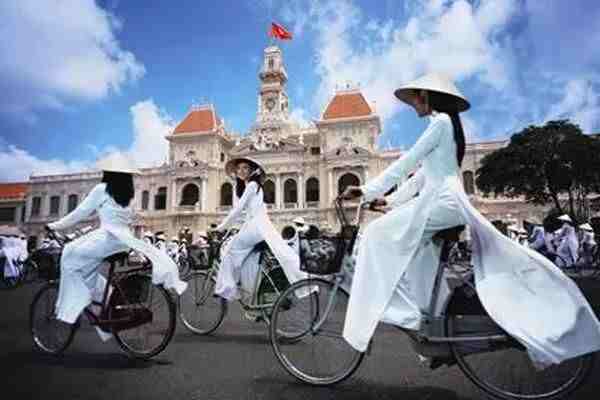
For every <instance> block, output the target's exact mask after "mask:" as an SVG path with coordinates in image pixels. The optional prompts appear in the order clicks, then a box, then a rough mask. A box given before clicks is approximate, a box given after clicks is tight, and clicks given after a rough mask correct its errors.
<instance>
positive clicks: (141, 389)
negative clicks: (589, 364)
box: [0, 286, 600, 400]
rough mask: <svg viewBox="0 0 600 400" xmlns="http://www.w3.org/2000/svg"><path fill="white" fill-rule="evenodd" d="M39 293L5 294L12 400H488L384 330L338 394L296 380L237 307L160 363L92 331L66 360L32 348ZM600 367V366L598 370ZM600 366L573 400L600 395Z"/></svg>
mask: <svg viewBox="0 0 600 400" xmlns="http://www.w3.org/2000/svg"><path fill="white" fill-rule="evenodd" d="M35 289H36V288H35V286H29V287H24V288H20V289H17V290H15V291H11V292H0V382H2V389H0V390H2V396H1V397H2V398H3V399H11V400H12V399H41V398H45V399H47V398H50V399H61V400H63V399H64V400H69V399H114V400H117V399H119V400H121V399H136V400H137V399H144V400H150V399H178V400H185V399H202V400H212V399H251V400H255V399H256V400H258V399H261V400H269V399H277V400H282V399H284V400H288V399H289V400H293V399H299V400H307V399H310V400H324V399H345V400H359V399H360V400H376V399H377V400H387V399H390V400H391V399H394V400H400V399H401V400H417V399H418V400H453V399H482V398H485V396H484V395H483V394H482V392H480V391H479V390H478V389H476V388H475V387H474V386H473V385H472V384H471V383H470V382H469V381H468V380H467V379H466V378H465V377H464V376H463V375H462V374H461V372H460V370H459V369H458V368H457V367H451V368H448V367H442V368H439V369H437V370H435V371H430V370H429V369H428V368H426V367H424V366H421V365H420V364H419V363H417V362H416V356H415V353H414V352H413V351H412V349H411V348H410V346H409V344H408V342H407V341H406V339H405V338H404V336H402V335H401V334H399V333H398V331H396V330H395V329H392V328H387V329H386V328H380V329H379V330H378V332H377V335H376V338H375V342H374V346H373V351H372V354H371V355H370V356H369V357H367V359H366V360H365V361H364V362H363V364H362V365H361V367H360V368H359V370H358V371H357V373H356V374H355V375H354V376H353V377H352V378H351V379H349V380H347V381H346V382H344V383H342V384H340V385H337V386H335V387H329V388H315V387H309V386H306V385H302V384H300V383H297V382H296V381H295V380H294V379H293V378H292V377H290V376H289V375H287V373H286V372H285V371H283V370H282V369H281V368H280V366H279V364H278V363H277V361H276V359H275V357H274V355H273V353H272V350H271V348H270V346H269V344H268V336H267V331H266V329H265V327H264V326H263V325H261V324H256V323H251V322H248V321H245V320H243V319H242V318H241V313H240V312H239V310H238V309H237V308H236V307H232V308H231V309H230V310H229V314H228V316H227V317H226V319H225V322H224V323H223V325H222V326H221V327H220V328H219V329H218V330H217V331H216V332H215V334H213V335H212V336H209V337H199V336H194V335H192V334H190V333H188V332H187V331H186V330H185V328H184V327H183V326H182V325H181V324H179V326H178V328H177V333H176V336H175V338H174V340H173V342H172V343H171V345H170V346H169V347H168V348H167V350H166V351H165V352H164V353H162V354H161V355H159V356H158V357H157V358H156V359H155V360H152V361H147V362H141V361H134V360H130V359H128V358H126V357H125V356H123V355H122V353H121V351H120V350H119V348H118V347H117V345H116V344H115V343H113V342H109V343H106V344H104V343H101V342H100V340H99V339H98V337H97V336H96V334H95V332H94V331H93V330H91V328H90V327H89V326H85V325H84V326H83V327H82V329H80V330H79V331H78V333H77V336H76V338H75V340H74V342H73V344H72V345H71V347H70V348H69V349H68V350H67V351H66V353H65V354H64V355H63V356H62V357H61V358H55V357H48V356H45V355H42V354H39V353H36V352H34V351H33V349H32V345H31V339H30V335H29V332H28V310H29V309H28V307H29V303H30V301H31V299H32V297H33V293H34V291H35ZM598 364H600V362H599V363H598ZM599 376H600V366H597V367H596V368H595V370H594V371H593V375H592V379H590V380H589V383H588V384H587V385H586V386H585V387H583V388H582V389H581V390H579V391H578V392H576V393H575V394H573V395H572V396H571V397H570V399H594V398H598V397H597V393H598V392H599V390H600V380H599V379H598V377H599Z"/></svg>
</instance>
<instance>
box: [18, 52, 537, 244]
mask: <svg viewBox="0 0 600 400" xmlns="http://www.w3.org/2000/svg"><path fill="white" fill-rule="evenodd" d="M258 78H259V84H260V85H259V90H258V99H257V100H258V101H257V112H256V119H255V121H254V123H253V125H252V126H251V128H250V131H249V132H248V133H247V134H246V135H243V136H242V135H238V134H235V133H232V132H229V131H228V130H227V128H226V127H225V125H224V123H223V120H222V119H221V118H219V116H218V112H217V109H216V107H215V106H214V105H212V104H205V105H200V106H193V107H192V108H191V109H190V111H189V113H188V114H187V115H186V117H185V118H184V119H183V121H181V122H180V123H179V124H178V125H177V127H176V128H175V129H174V130H173V132H172V133H171V134H169V135H168V136H167V137H166V140H167V141H168V142H169V158H168V162H166V163H165V164H164V165H162V166H160V167H156V168H147V169H143V170H142V172H143V173H142V176H140V177H137V178H136V179H135V191H136V196H135V199H134V201H135V204H134V208H135V209H136V211H137V212H138V213H139V214H140V215H141V217H142V219H141V220H142V221H143V222H141V223H140V224H139V226H137V227H136V230H137V233H138V234H140V233H141V231H143V230H150V231H165V232H167V233H168V234H169V235H176V234H177V233H178V232H179V230H180V229H181V228H182V227H184V226H187V227H190V228H191V229H192V232H194V233H196V232H198V231H200V230H206V229H207V228H208V227H209V226H210V224H212V223H218V222H220V221H221V220H222V219H223V218H224V217H225V215H226V213H227V212H228V211H229V210H230V209H231V207H232V206H233V204H234V201H235V196H234V191H235V188H234V181H233V180H232V179H231V178H230V177H228V176H227V175H226V174H225V169H224V167H225V164H226V162H227V161H228V160H230V159H232V158H235V157H239V156H248V157H252V158H253V159H256V160H257V161H258V162H260V163H261V164H262V165H263V166H264V167H265V170H266V171H267V180H266V181H265V183H264V194H265V202H266V203H267V207H268V208H269V213H270V217H271V219H272V221H273V223H274V224H275V225H276V226H277V227H278V228H280V229H281V228H283V227H284V226H286V225H288V224H291V221H292V220H293V219H294V218H296V217H300V216H301V217H303V218H304V219H306V220H307V222H309V223H311V224H316V225H318V226H320V227H325V228H332V229H334V228H335V227H336V226H337V220H336V216H335V210H334V208H333V204H332V202H333V200H334V199H335V197H336V196H337V194H338V193H340V192H341V191H342V190H343V189H344V188H345V187H346V186H347V185H360V184H362V183H364V182H365V181H366V180H368V179H369V177H373V176H376V175H377V174H378V173H379V172H381V171H382V170H383V169H384V168H385V167H386V166H387V165H389V164H390V163H391V162H392V161H393V160H395V159H397V158H398V157H399V156H400V155H401V151H400V150H386V151H381V150H379V149H378V148H377V145H376V143H377V138H378V136H379V135H380V134H381V129H382V128H381V121H380V118H379V116H378V115H377V112H376V110H375V108H374V107H373V105H372V104H370V103H369V102H368V101H367V100H366V99H365V97H364V96H363V94H362V93H361V91H360V90H359V89H358V88H351V87H346V88H344V89H342V90H338V91H336V93H335V94H334V95H333V97H332V98H331V100H330V101H329V103H328V104H327V106H326V107H325V110H324V111H323V113H322V115H321V116H320V118H319V120H317V121H315V122H314V123H313V124H312V125H311V126H309V127H303V126H299V125H298V124H296V123H295V122H294V121H293V120H292V119H291V118H290V104H289V99H288V96H287V93H286V83H287V79H288V76H287V73H286V70H285V66H284V63H283V57H282V52H281V50H280V49H279V48H278V47H275V46H271V47H267V48H266V49H265V50H264V57H263V64H262V67H261V69H260V71H259V74H258ZM506 143H507V142H487V143H474V144H467V149H466V155H465V158H464V161H463V166H462V169H463V171H462V176H463V180H464V185H465V189H466V191H467V193H469V194H470V195H471V198H472V201H473V202H474V204H475V205H476V206H477V207H478V208H479V209H480V210H481V211H482V212H483V213H484V214H485V215H486V216H487V217H488V218H490V219H502V220H511V219H513V220H515V222H518V221H520V220H522V219H523V218H526V217H528V216H530V215H532V214H540V213H541V212H542V210H540V209H536V208H533V207H531V206H529V205H525V204H524V203H523V202H522V201H520V200H510V199H484V198H482V197H481V196H480V194H479V192H478V190H477V188H476V187H475V185H474V173H475V171H476V170H477V168H478V165H479V162H480V160H481V158H482V157H483V156H484V155H485V154H487V153H489V152H492V151H494V150H495V149H498V148H499V147H501V146H504V145H505V144H506ZM100 177H101V173H100V172H83V173H78V174H69V175H53V176H32V177H31V178H30V180H29V182H27V194H26V196H25V198H24V200H23V204H22V207H23V210H24V211H22V219H21V222H20V225H21V226H22V229H23V230H24V231H25V232H26V233H27V234H29V235H30V236H36V237H41V236H42V234H43V227H44V225H45V224H47V223H49V222H51V221H53V220H55V219H57V218H60V217H62V216H64V215H65V214H67V213H68V212H69V211H70V210H72V209H73V208H74V207H76V206H77V204H78V203H79V202H80V201H81V200H82V199H83V197H84V196H85V195H86V193H88V192H89V191H90V190H91V188H92V187H93V186H94V185H95V184H97V183H98V182H99V180H100ZM17 214H19V211H17ZM19 215H21V214H19ZM88 223H91V220H90V222H88Z"/></svg>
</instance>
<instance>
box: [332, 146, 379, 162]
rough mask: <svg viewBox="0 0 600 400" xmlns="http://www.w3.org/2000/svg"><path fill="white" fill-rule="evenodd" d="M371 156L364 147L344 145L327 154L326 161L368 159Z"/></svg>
mask: <svg viewBox="0 0 600 400" xmlns="http://www.w3.org/2000/svg"><path fill="white" fill-rule="evenodd" d="M370 154H371V152H370V151H369V150H367V149H365V148H363V147H360V146H348V145H343V146H339V147H336V148H334V149H333V150H331V151H328V152H327V153H325V159H336V158H346V157H367V156H369V155H370Z"/></svg>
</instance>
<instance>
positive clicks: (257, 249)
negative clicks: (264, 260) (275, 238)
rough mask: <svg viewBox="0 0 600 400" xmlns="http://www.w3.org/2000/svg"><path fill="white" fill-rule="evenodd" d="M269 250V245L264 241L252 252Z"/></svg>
mask: <svg viewBox="0 0 600 400" xmlns="http://www.w3.org/2000/svg"><path fill="white" fill-rule="evenodd" d="M268 248H269V245H268V244H267V242H265V241H264V240H263V241H262V242H259V243H258V244H257V245H256V246H254V249H252V251H265V250H266V249H268Z"/></svg>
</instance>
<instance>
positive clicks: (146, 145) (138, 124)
mask: <svg viewBox="0 0 600 400" xmlns="http://www.w3.org/2000/svg"><path fill="white" fill-rule="evenodd" d="M129 111H130V113H131V118H132V124H133V143H132V144H131V147H130V148H129V149H127V150H125V151H119V150H116V149H107V151H105V152H104V153H105V154H107V153H108V155H107V156H111V154H113V153H117V152H118V153H121V154H122V155H123V156H125V157H127V158H129V159H130V160H131V161H133V162H134V163H135V164H136V165H137V166H138V167H150V166H158V165H160V164H162V163H163V162H165V161H167V155H168V149H169V147H168V142H167V140H166V139H165V136H166V135H168V134H169V133H171V132H172V131H173V129H174V128H175V126H174V123H173V118H171V117H170V116H169V115H168V114H167V113H166V112H165V111H164V110H161V109H159V108H158V107H157V106H156V104H155V103H154V101H153V100H151V99H149V100H145V101H141V102H139V103H136V104H135V105H133V106H132V107H131V108H130V109H129ZM101 158H102V157H101Z"/></svg>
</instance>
